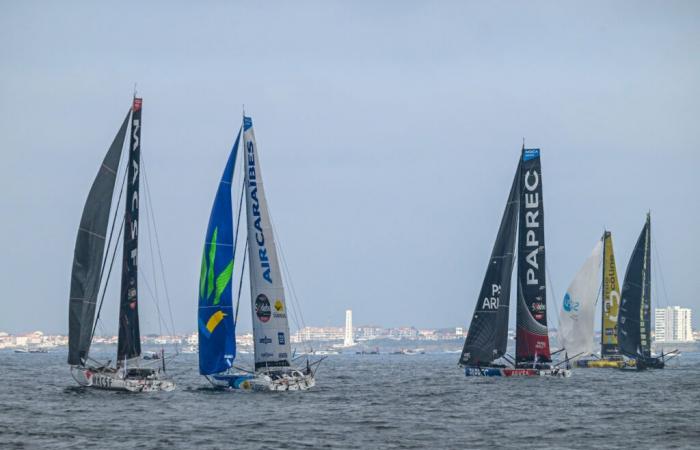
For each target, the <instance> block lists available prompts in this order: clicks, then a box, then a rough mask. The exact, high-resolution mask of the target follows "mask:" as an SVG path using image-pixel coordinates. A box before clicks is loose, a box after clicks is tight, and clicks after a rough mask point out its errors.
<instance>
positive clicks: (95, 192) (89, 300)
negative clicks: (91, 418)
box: [68, 96, 175, 392]
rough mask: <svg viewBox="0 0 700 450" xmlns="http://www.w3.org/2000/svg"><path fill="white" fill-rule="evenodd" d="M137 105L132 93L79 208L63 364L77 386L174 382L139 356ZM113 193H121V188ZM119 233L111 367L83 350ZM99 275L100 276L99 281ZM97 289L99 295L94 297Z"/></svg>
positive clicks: (159, 387) (167, 385)
mask: <svg viewBox="0 0 700 450" xmlns="http://www.w3.org/2000/svg"><path fill="white" fill-rule="evenodd" d="M141 107H142V100H141V99H140V98H137V97H136V96H134V100H133V104H132V107H131V108H130V109H129V112H128V113H127V115H126V117H125V118H124V122H123V123H122V125H121V127H120V128H119V131H118V132H117V135H116V137H115V138H114V141H113V142H112V145H111V146H110V147H109V150H108V151H107V155H106V156H105V158H104V160H103V162H102V166H101V167H100V169H99V171H98V173H97V176H96V178H95V180H94V182H93V184H92V187H91V189H90V193H89V194H88V198H87V200H86V201H85V206H84V208H83V215H82V217H81V219H80V227H79V228H78V236H77V238H76V242H75V253H74V257H73V270H72V274H71V287H70V302H69V305H70V306H69V318H68V321H69V323H68V330H69V331H68V364H70V367H71V374H72V375H73V378H74V379H75V380H76V381H77V382H78V384H80V385H81V386H87V387H94V388H99V389H109V390H118V391H130V392H149V391H171V390H173V389H174V388H175V383H174V382H173V381H172V380H171V379H170V378H168V377H167V376H166V374H165V361H162V364H158V365H156V366H154V365H149V364H145V363H144V360H143V359H142V358H141V334H140V332H139V313H138V304H139V301H140V299H141V298H140V296H139V292H138V283H137V281H138V264H137V261H138V260H137V254H138V243H139V226H138V221H139V204H140V203H141V202H142V201H143V198H142V197H146V196H145V195H144V196H139V180H140V178H141V172H142V166H141V158H140V157H141ZM129 124H131V131H130V133H129V136H130V145H129V154H128V158H127V166H126V168H125V170H124V181H123V182H122V187H123V185H124V184H126V201H125V207H126V210H125V213H124V216H123V218H124V219H123V227H121V226H118V225H117V217H119V215H118V209H119V201H120V200H121V198H122V196H121V194H120V195H119V200H118V201H117V207H116V210H117V211H115V214H114V217H113V219H112V226H111V227H110V232H109V233H107V229H108V225H109V213H110V209H111V204H112V197H113V194H114V185H115V181H116V179H117V173H118V170H119V161H120V159H121V157H122V147H123V146H124V140H125V137H126V133H127V128H128V125H129ZM118 192H120V193H123V190H122V188H120V191H118ZM146 220H148V218H146ZM117 230H118V234H117V236H116V239H115V240H114V246H113V248H112V246H111V244H112V237H113V233H114V232H115V231H117ZM122 233H123V234H124V240H123V246H122V270H121V274H122V283H121V296H120V302H119V341H118V349H117V362H116V365H115V366H112V365H111V361H108V362H106V363H102V362H98V361H96V360H95V359H93V358H91V357H90V353H89V352H90V345H91V343H92V339H93V337H94V335H95V328H96V326H97V323H98V320H99V312H100V310H101V308H102V301H103V300H104V297H105V292H106V290H107V284H108V282H109V277H110V274H111V272H112V265H113V262H114V259H115V257H116V254H117V245H118V241H119V238H120V236H121V235H122ZM105 244H106V247H107V249H106V251H105ZM110 253H111V261H110V258H109V257H110ZM103 275H106V279H105V280H103ZM103 281H104V283H103ZM101 286H102V288H101ZM100 293H101V294H102V295H101V297H99V294H100ZM98 297H99V299H98ZM96 311H97V318H95V312H96Z"/></svg>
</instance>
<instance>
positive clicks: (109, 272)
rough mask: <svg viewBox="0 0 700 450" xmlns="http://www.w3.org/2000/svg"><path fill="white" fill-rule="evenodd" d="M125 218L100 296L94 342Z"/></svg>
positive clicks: (93, 333) (91, 334) (93, 331)
mask: <svg viewBox="0 0 700 450" xmlns="http://www.w3.org/2000/svg"><path fill="white" fill-rule="evenodd" d="M124 219H125V216H124V217H122V223H121V225H120V226H119V233H118V234H117V244H115V245H114V252H112V261H111V262H110V263H109V270H108V271H107V279H106V280H105V286H104V289H103V290H102V298H100V306H99V308H97V317H96V318H95V323H94V324H93V326H92V333H90V342H92V338H93V337H95V329H96V328H97V324H98V322H99V321H100V314H101V313H102V305H103V304H104V299H105V294H106V293H107V286H108V285H109V278H110V275H111V274H112V267H113V266H114V260H115V258H116V256H117V246H118V242H119V238H120V237H121V236H122V231H123V230H124Z"/></svg>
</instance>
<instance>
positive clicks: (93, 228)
mask: <svg viewBox="0 0 700 450" xmlns="http://www.w3.org/2000/svg"><path fill="white" fill-rule="evenodd" d="M130 114H131V110H129V112H128V113H127V114H126V117H125V118H124V121H123V122H122V125H121V127H120V128H119V131H118V132H117V134H116V136H115V137H114V140H113V141H112V144H111V145H110V146H109V149H108V150H107V154H106V155H105V157H104V159H103V161H102V165H101V166H100V169H99V170H98V172H97V175H96V176H95V180H94V181H93V183H92V186H91V187H90V192H89V193H88V196H87V199H86V200H85V205H84V207H83V213H82V216H81V218H80V226H79V228H78V234H77V237H76V240H75V250H74V254H73V268H72V271H71V286H70V300H69V312H68V364H71V365H82V364H83V363H84V362H85V358H87V355H88V352H89V350H90V339H91V334H92V326H93V323H94V320H95V309H96V305H97V296H98V293H99V289H100V282H101V278H100V274H101V272H102V264H103V256H104V247H105V241H106V239H105V238H106V234H107V227H108V225H109V211H110V209H111V206H112V195H113V193H114V184H115V182H116V176H117V170H118V168H119V160H120V159H121V155H122V148H123V147H124V139H125V137H126V129H127V126H128V124H129V115H130Z"/></svg>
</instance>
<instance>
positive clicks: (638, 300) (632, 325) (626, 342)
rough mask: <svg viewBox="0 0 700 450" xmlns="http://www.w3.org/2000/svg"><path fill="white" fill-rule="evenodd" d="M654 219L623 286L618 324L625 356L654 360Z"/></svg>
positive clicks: (639, 242)
mask: <svg viewBox="0 0 700 450" xmlns="http://www.w3.org/2000/svg"><path fill="white" fill-rule="evenodd" d="M650 235H651V219H650V216H649V215H648V214H647V220H646V223H645V224H644V228H642V232H641V233H640V234H639V238H638V239H637V244H636V245H635V246H634V251H633V252H632V256H631V257H630V262H629V264H627V271H626V272H625V281H624V282H623V283H622V295H621V296H622V301H621V302H620V312H619V316H618V321H617V327H618V328H617V333H618V337H617V338H618V342H619V344H620V351H622V353H623V354H625V355H627V356H629V357H632V358H636V357H639V356H641V357H644V358H649V357H651V244H650Z"/></svg>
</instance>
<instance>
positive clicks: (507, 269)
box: [460, 164, 520, 366]
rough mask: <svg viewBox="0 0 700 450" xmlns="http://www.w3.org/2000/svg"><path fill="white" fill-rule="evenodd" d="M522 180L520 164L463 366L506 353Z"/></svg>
mask: <svg viewBox="0 0 700 450" xmlns="http://www.w3.org/2000/svg"><path fill="white" fill-rule="evenodd" d="M519 180H520V165H519V164H518V168H517V170H516V172H515V176H514V178H513V183H512V185H511V188H510V193H509V195H508V201H507V202H506V207H505V210H504V211H503V216H502V218H501V225H500V227H499V229H498V234H497V235H496V241H495V242H494V246H493V250H492V252H491V258H490V259H489V264H488V266H487V268H486V275H485V276H484V281H483V284H482V285H481V291H480V292H479V297H478V298H477V302H476V305H475V307H474V314H473V316H472V320H471V324H470V325H469V332H468V333H467V338H466V340H465V342H464V348H463V349H462V355H461V357H460V363H461V364H464V365H476V366H479V365H486V364H489V363H491V362H492V361H493V360H495V359H497V358H500V357H501V356H503V355H504V354H505V352H506V346H507V343H508V312H509V304H510V284H511V276H512V273H513V260H514V255H513V254H514V251H515V236H516V227H517V221H518V204H519V195H518V193H519V191H518V188H519Z"/></svg>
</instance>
